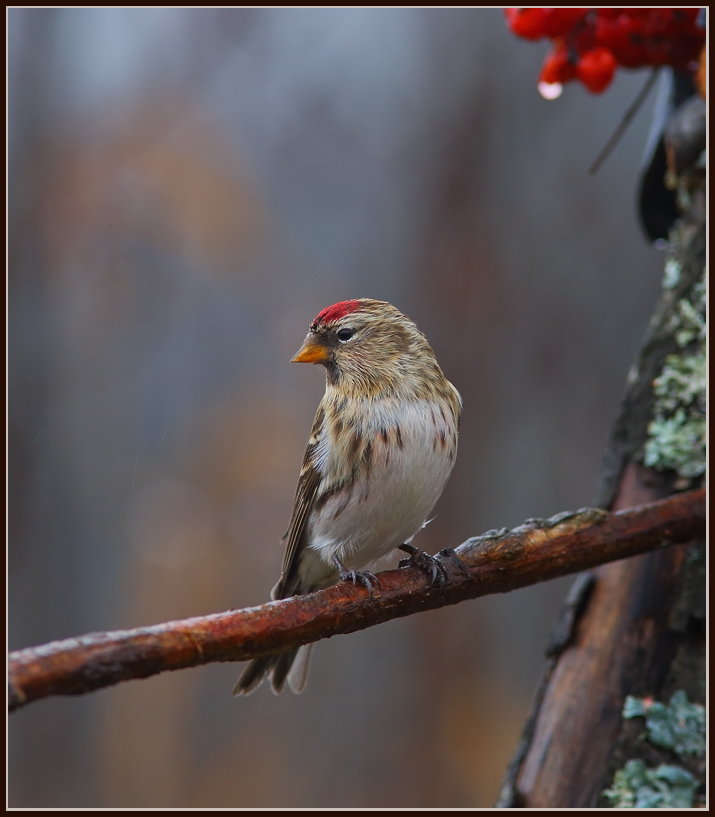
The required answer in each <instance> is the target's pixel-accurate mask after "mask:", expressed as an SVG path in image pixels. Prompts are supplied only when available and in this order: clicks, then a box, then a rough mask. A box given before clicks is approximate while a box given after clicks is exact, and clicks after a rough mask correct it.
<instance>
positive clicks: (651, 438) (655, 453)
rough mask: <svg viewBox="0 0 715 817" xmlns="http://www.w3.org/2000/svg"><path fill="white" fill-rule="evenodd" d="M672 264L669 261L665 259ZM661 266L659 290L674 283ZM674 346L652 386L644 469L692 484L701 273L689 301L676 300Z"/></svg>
mask: <svg viewBox="0 0 715 817" xmlns="http://www.w3.org/2000/svg"><path fill="white" fill-rule="evenodd" d="M669 261H672V259H669ZM674 269H677V267H676V266H675V264H674V263H672V264H670V265H669V264H668V263H666V274H665V276H664V288H667V289H669V288H671V282H673V279H675V281H674V283H673V284H672V285H675V284H677V278H675V274H674ZM668 328H669V329H670V330H671V332H672V333H673V337H674V338H675V341H676V343H677V345H678V347H679V350H678V352H676V353H674V354H669V355H667V357H666V358H665V362H664V365H663V368H662V370H661V372H660V374H659V375H658V377H656V378H655V379H654V381H653V394H654V396H655V402H654V406H653V419H652V420H651V422H650V424H649V425H648V438H647V440H646V443H645V446H644V451H643V463H644V465H646V466H648V467H650V468H655V469H657V470H673V471H675V472H676V473H677V474H678V475H679V476H680V477H683V478H685V479H692V478H694V477H699V476H701V475H702V474H703V473H705V383H706V377H705V339H706V334H707V330H706V324H705V272H704V271H703V275H702V277H701V279H700V280H699V281H698V282H697V283H696V284H695V285H694V286H693V287H692V289H691V290H690V293H689V295H688V297H685V298H681V299H680V300H679V301H677V303H676V305H675V309H674V310H673V312H672V316H671V318H670V322H669V327H668Z"/></svg>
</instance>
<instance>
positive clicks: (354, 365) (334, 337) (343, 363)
mask: <svg viewBox="0 0 715 817" xmlns="http://www.w3.org/2000/svg"><path fill="white" fill-rule="evenodd" d="M291 362H292V363H320V364H321V365H322V366H325V370H326V374H327V379H328V384H329V385H330V386H333V387H335V388H337V389H340V390H345V391H348V392H356V393H357V394H362V395H373V396H374V395H376V394H380V393H383V394H384V393H393V394H398V393H403V392H404V390H408V391H410V390H411V391H413V392H414V391H415V390H416V389H418V387H419V381H420V380H421V379H424V377H425V376H430V375H432V376H439V377H441V376H442V373H441V370H440V369H439V366H438V365H437V361H436V360H435V357H434V353H433V352H432V349H431V347H430V345H429V344H428V343H427V340H426V339H425V337H424V335H423V334H422V333H421V332H420V331H419V330H418V329H417V327H416V326H415V325H414V323H413V322H412V321H411V320H410V319H409V318H407V317H405V316H404V315H403V314H402V313H401V312H400V311H399V310H397V309H395V307H394V306H392V305H391V304H388V303H386V302H385V301H373V300H371V299H369V298H360V299H359V300H354V301H341V302H340V303H337V304H333V306H329V307H327V308H326V309H323V311H322V312H320V313H319V314H318V315H317V317H316V318H315V320H314V321H313V322H312V323H311V325H310V331H309V332H308V335H307V337H306V339H305V341H304V343H303V346H302V347H301V349H300V351H299V352H298V353H297V354H296V356H295V357H294V358H293V359H292V361H291Z"/></svg>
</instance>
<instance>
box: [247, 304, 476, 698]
mask: <svg viewBox="0 0 715 817" xmlns="http://www.w3.org/2000/svg"><path fill="white" fill-rule="evenodd" d="M291 363H313V364H317V365H321V366H323V367H324V368H325V380H326V383H325V394H324V396H323V399H322V401H321V403H320V405H319V407H318V410H317V412H316V415H315V420H314V422H313V428H312V431H311V434H310V438H309V441H308V446H307V448H306V451H305V456H304V458H303V465H302V468H301V471H300V477H299V479H298V487H297V490H296V494H295V501H294V504H293V512H292V515H291V519H290V524H289V527H288V531H287V533H286V534H285V536H284V537H283V540H282V542H283V543H284V545H285V555H284V559H283V567H282V571H281V575H280V578H279V580H278V582H277V584H276V585H275V587H274V588H273V590H272V591H271V598H272V599H273V600H277V599H285V598H289V597H291V596H296V595H302V594H305V593H312V592H314V591H316V590H321V589H323V588H326V587H329V586H331V585H333V584H336V583H337V582H338V581H352V582H353V584H355V583H359V584H362V585H364V586H365V587H366V589H367V591H368V593H369V595H370V596H372V594H373V585H377V587H378V588H379V586H380V584H379V580H378V579H377V577H376V576H374V575H373V574H372V573H371V572H370V571H369V570H367V569H366V568H369V567H373V566H374V564H375V563H376V562H377V561H378V560H380V559H381V558H383V557H384V556H386V555H387V554H389V553H391V552H393V551H395V550H398V549H399V550H402V551H404V552H407V553H408V554H409V557H408V559H405V560H403V561H402V562H400V565H401V566H407V565H408V564H409V565H412V564H414V565H417V566H418V567H420V568H421V569H423V570H425V571H427V572H428V573H429V574H430V577H431V582H432V584H434V583H435V582H436V581H438V580H439V581H440V583H441V582H443V581H444V578H445V577H446V571H445V568H444V565H443V564H442V562H441V561H440V560H439V557H433V556H429V555H428V554H426V553H424V552H423V551H421V550H419V549H418V548H416V547H415V546H414V545H412V544H411V541H412V538H413V537H414V535H415V534H416V533H417V532H418V531H419V530H420V529H421V528H423V527H424V526H425V525H426V524H427V517H428V515H429V513H430V511H431V510H432V509H433V507H434V505H435V503H436V502H437V500H438V499H439V497H440V495H441V493H442V490H443V488H444V486H445V484H446V482H447V480H448V478H449V475H450V473H451V471H452V468H453V466H454V462H455V459H456V456H457V438H458V433H459V423H460V415H461V410H462V398H461V397H460V395H459V392H458V391H457V389H456V388H455V387H454V386H453V385H452V384H451V383H450V382H449V381H448V380H447V378H446V377H445V376H444V374H443V372H442V369H441V368H440V366H439V364H438V363H437V358H436V357H435V354H434V352H433V351H432V347H431V346H430V345H429V343H428V342H427V339H426V338H425V336H424V335H423V334H422V332H420V331H419V329H418V328H417V327H416V326H415V324H414V323H413V322H412V321H411V320H410V319H409V318H407V317H406V316H405V315H403V314H402V313H401V312H400V311H399V310H398V309H397V308H396V307H394V306H392V304H389V303H387V302H385V301H377V300H372V299H370V298H359V299H354V300H348V301H341V302H339V303H336V304H333V305H332V306H329V307H326V308H325V309H323V310H322V311H321V312H320V313H319V314H318V315H317V317H316V318H315V319H314V320H313V322H312V323H311V324H310V328H309V331H308V334H307V336H306V338H305V341H304V342H303V345H302V347H301V348H300V350H299V351H298V352H297V354H296V355H295V356H294V357H293V358H292V360H291ZM312 646H313V645H312V644H309V645H304V646H301V647H297V648H291V649H289V650H285V651H283V652H280V653H277V654H273V655H267V656H262V657H260V658H256V659H253V660H252V661H251V662H250V663H249V664H248V666H247V667H246V669H245V670H244V671H243V673H242V674H241V677H240V678H239V679H238V681H237V682H236V685H235V687H234V689H233V694H234V695H248V694H249V693H251V692H253V690H254V689H256V688H257V687H258V686H259V685H260V684H261V683H262V682H263V680H264V679H265V678H266V677H268V676H270V681H271V687H272V690H273V692H275V693H276V694H278V693H279V692H280V691H281V690H282V689H283V687H284V685H285V683H286V681H288V685H289V687H290V688H291V689H292V691H293V692H296V693H299V692H302V691H303V688H304V687H305V683H306V680H307V673H308V659H309V657H310V651H311V647H312Z"/></svg>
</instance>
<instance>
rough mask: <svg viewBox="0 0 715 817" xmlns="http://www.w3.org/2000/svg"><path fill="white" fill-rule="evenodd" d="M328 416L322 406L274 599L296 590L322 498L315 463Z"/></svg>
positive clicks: (295, 502) (296, 500)
mask: <svg viewBox="0 0 715 817" xmlns="http://www.w3.org/2000/svg"><path fill="white" fill-rule="evenodd" d="M324 417H325V414H324V411H323V409H322V407H320V408H319V409H318V413H317V414H316V415H315V421H314V422H313V430H312V432H311V435H310V440H309V442H308V447H307V448H306V450H305V457H303V467H302V468H301V470H300V477H299V478H298V488H297V490H296V492H295V501H294V503H293V513H292V515H291V519H290V525H289V527H288V531H287V533H286V535H285V536H284V537H283V539H284V541H285V542H286V550H285V555H284V557H283V570H282V571H281V578H280V580H279V582H278V584H277V585H276V586H275V588H274V589H273V593H272V594H271V595H272V597H273V598H274V599H282V598H286V596H289V595H292V593H293V591H294V588H293V587H292V586H291V585H293V584H294V579H295V577H296V573H297V570H298V562H299V559H300V554H301V551H302V549H303V547H304V534H305V531H306V523H307V521H308V517H309V515H310V511H311V509H312V508H313V507H314V505H315V499H316V496H317V495H318V487H319V485H320V481H321V474H320V471H318V468H317V467H316V464H315V451H316V449H317V448H318V446H319V444H320V440H321V435H322V434H323V433H324V428H323V420H324Z"/></svg>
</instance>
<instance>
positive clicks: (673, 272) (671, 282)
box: [663, 258, 683, 289]
mask: <svg viewBox="0 0 715 817" xmlns="http://www.w3.org/2000/svg"><path fill="white" fill-rule="evenodd" d="M682 271H683V266H682V264H681V263H680V262H679V261H676V259H675V258H669V259H668V260H667V261H666V262H665V270H664V274H663V289H673V287H676V286H677V285H678V283H679V282H680V273H681V272H682Z"/></svg>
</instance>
